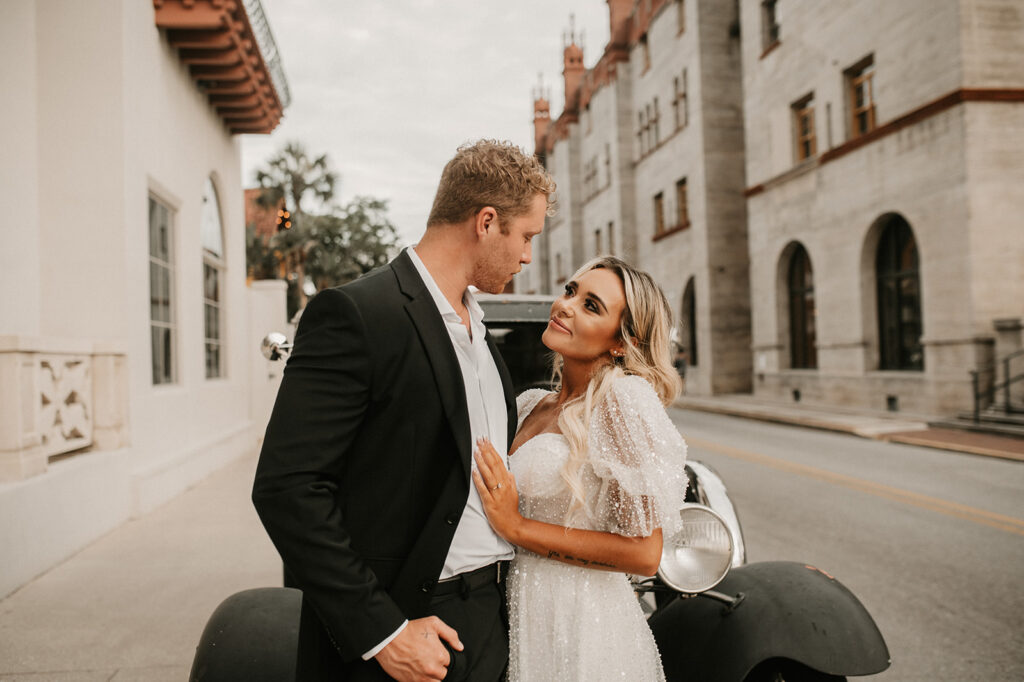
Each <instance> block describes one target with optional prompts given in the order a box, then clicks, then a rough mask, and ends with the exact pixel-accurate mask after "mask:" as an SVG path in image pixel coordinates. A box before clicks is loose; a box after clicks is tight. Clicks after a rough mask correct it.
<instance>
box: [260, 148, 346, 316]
mask: <svg viewBox="0 0 1024 682" xmlns="http://www.w3.org/2000/svg"><path fill="white" fill-rule="evenodd" d="M337 181H338V175H337V173H335V172H334V171H332V170H331V168H330V163H329V162H328V160H327V154H321V155H320V156H318V157H316V158H310V156H309V154H307V153H306V148H305V146H304V145H303V144H302V143H301V142H296V141H292V142H288V143H287V144H285V146H284V149H282V150H281V151H280V152H278V153H277V154H276V155H274V156H273V157H272V158H271V159H270V160H269V161H267V165H266V166H265V167H263V168H260V169H258V170H257V171H256V182H257V183H259V186H260V187H262V188H263V192H262V193H261V194H260V196H259V198H258V199H257V200H256V201H257V203H259V204H260V205H261V206H263V207H265V208H274V207H277V206H280V205H281V200H282V199H284V207H285V209H284V210H287V211H289V212H290V213H291V216H290V217H291V227H290V228H289V229H288V230H287V231H286V232H285V233H284V234H281V235H279V236H278V238H275V239H274V247H275V251H278V252H279V253H280V255H281V257H280V261H281V263H282V265H283V267H284V269H285V270H286V271H285V272H283V273H282V277H283V278H284V279H285V280H286V281H287V282H288V285H289V299H290V301H289V308H292V307H296V308H303V307H305V305H306V292H305V290H304V288H303V285H304V283H305V280H306V274H305V260H306V252H307V251H308V249H309V247H310V246H311V241H310V233H311V231H312V227H313V225H312V221H311V220H310V218H309V214H308V210H309V208H311V207H310V206H309V203H310V201H315V202H317V203H318V204H319V206H321V207H322V206H325V205H327V204H329V203H330V202H331V199H333V198H334V186H335V184H336V183H337ZM314 217H315V216H314ZM292 301H294V303H292Z"/></svg>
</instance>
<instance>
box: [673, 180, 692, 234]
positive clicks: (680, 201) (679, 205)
mask: <svg viewBox="0 0 1024 682" xmlns="http://www.w3.org/2000/svg"><path fill="white" fill-rule="evenodd" d="M689 226H690V204H689V188H688V187H687V181H686V178H685V177H682V178H679V179H678V180H676V225H675V227H676V228H678V229H683V228H686V227H689Z"/></svg>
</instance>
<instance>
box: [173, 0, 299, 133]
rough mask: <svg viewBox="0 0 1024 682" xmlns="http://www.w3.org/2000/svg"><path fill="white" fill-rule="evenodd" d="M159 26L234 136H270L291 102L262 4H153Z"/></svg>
mask: <svg viewBox="0 0 1024 682" xmlns="http://www.w3.org/2000/svg"><path fill="white" fill-rule="evenodd" d="M153 8H154V10H156V12H155V21H156V25H157V27H158V28H161V29H163V30H164V31H166V33H167V40H168V41H169V42H170V44H171V46H172V47H175V48H177V50H178V57H179V59H181V61H182V63H183V64H185V65H187V66H188V67H189V71H190V72H191V74H192V78H193V79H194V80H195V81H196V86H197V87H198V88H199V90H200V91H201V92H203V93H205V94H206V96H207V97H208V98H209V100H210V105H211V106H212V107H213V108H214V110H215V111H216V112H217V114H218V115H219V116H220V117H221V119H222V120H223V121H224V124H225V125H226V126H227V127H228V129H229V130H230V131H231V132H232V133H233V134H238V133H269V132H271V131H272V130H273V129H274V128H276V127H277V124H278V123H279V122H280V121H281V116H282V114H283V113H284V109H285V107H287V106H288V104H289V103H290V100H291V96H290V94H289V92H288V82H287V81H286V80H285V77H284V70H283V69H282V68H281V58H280V56H279V55H278V52H277V44H276V43H275V42H274V36H273V35H272V34H271V32H270V25H269V24H268V23H267V19H266V16H265V15H264V14H263V6H262V5H261V4H260V1H259V0H153Z"/></svg>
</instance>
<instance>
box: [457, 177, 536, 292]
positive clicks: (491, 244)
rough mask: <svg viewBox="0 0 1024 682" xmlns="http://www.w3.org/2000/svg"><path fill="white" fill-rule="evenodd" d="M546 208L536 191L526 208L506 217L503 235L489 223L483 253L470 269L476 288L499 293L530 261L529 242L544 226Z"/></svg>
mask: <svg viewBox="0 0 1024 682" xmlns="http://www.w3.org/2000/svg"><path fill="white" fill-rule="evenodd" d="M547 208H548V200H547V197H546V196H544V195H543V194H538V195H537V196H535V197H534V198H533V202H532V203H531V204H530V210H529V211H527V212H526V213H524V214H523V215H521V216H517V217H515V218H509V219H506V220H505V227H506V228H507V230H506V234H502V232H501V228H500V227H499V225H498V224H497V223H496V222H495V223H492V224H491V226H490V227H489V229H488V231H487V236H486V237H485V238H484V239H485V241H484V244H483V255H482V256H481V257H480V258H479V259H478V260H477V263H476V268H475V269H474V271H473V284H474V285H475V286H476V288H477V289H479V290H480V291H485V292H487V293H489V294H500V293H501V292H502V291H503V290H504V289H505V285H506V284H508V283H509V282H511V281H512V277H513V276H514V275H515V274H516V273H517V272H519V271H520V270H522V269H523V265H524V264H526V263H529V262H530V259H531V258H532V247H531V244H530V242H531V240H532V239H533V238H534V237H536V236H537V235H538V234H540V233H541V230H543V229H544V216H545V215H546V213H547Z"/></svg>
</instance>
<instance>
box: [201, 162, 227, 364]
mask: <svg viewBox="0 0 1024 682" xmlns="http://www.w3.org/2000/svg"><path fill="white" fill-rule="evenodd" d="M199 237H200V240H201V242H202V245H203V329H204V332H203V338H204V341H203V343H204V346H205V357H206V378H207V379H213V378H216V377H222V376H224V365H223V363H224V357H223V352H222V348H223V331H222V330H223V319H224V309H223V308H224V307H223V302H224V299H223V295H224V292H223V291H222V290H221V287H222V286H223V284H224V231H223V227H222V225H221V219H220V202H219V201H218V200H217V188H216V187H214V185H213V180H212V179H210V178H206V187H205V188H204V189H203V208H202V213H201V214H200V223H199Z"/></svg>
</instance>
